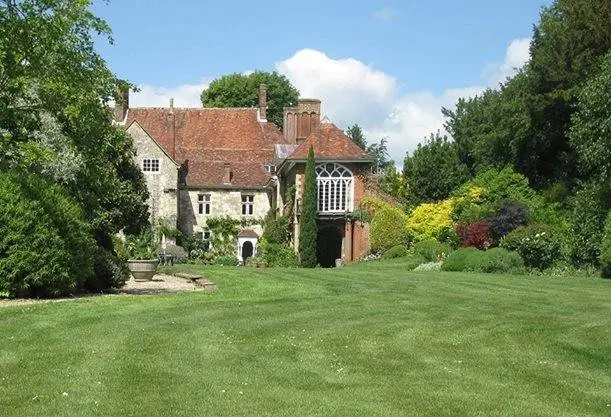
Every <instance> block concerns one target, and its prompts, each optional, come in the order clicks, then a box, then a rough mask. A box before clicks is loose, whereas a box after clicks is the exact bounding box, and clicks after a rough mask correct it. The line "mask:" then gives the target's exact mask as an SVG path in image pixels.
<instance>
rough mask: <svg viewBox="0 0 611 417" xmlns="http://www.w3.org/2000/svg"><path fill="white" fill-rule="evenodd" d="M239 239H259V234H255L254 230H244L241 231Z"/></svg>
mask: <svg viewBox="0 0 611 417" xmlns="http://www.w3.org/2000/svg"><path fill="white" fill-rule="evenodd" d="M238 237H250V238H253V237H255V238H257V239H258V238H259V235H258V234H257V232H255V231H254V230H252V229H242V230H240V233H238Z"/></svg>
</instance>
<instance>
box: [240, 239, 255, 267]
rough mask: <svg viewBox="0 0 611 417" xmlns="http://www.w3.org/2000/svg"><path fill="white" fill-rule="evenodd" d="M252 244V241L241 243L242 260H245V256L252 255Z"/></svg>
mask: <svg viewBox="0 0 611 417" xmlns="http://www.w3.org/2000/svg"><path fill="white" fill-rule="evenodd" d="M252 252H253V246H252V242H248V241H246V242H244V244H243V245H242V260H243V261H244V262H246V258H250V257H251V256H252Z"/></svg>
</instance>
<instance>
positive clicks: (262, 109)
mask: <svg viewBox="0 0 611 417" xmlns="http://www.w3.org/2000/svg"><path fill="white" fill-rule="evenodd" d="M259 118H260V119H261V121H267V86H266V85H265V84H261V85H259Z"/></svg>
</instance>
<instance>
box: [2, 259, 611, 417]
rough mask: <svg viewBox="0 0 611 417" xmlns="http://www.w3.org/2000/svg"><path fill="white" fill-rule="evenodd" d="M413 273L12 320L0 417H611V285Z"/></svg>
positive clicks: (231, 289) (276, 276) (290, 281)
mask: <svg viewBox="0 0 611 417" xmlns="http://www.w3.org/2000/svg"><path fill="white" fill-rule="evenodd" d="M407 262H409V259H408V258H404V259H400V260H393V261H382V262H372V263H368V264H360V265H354V266H350V267H347V268H343V269H339V270H319V269H317V270H282V269H247V268H222V267H216V268H205V269H204V270H203V272H204V274H205V275H206V276H207V277H209V278H210V279H212V280H213V281H214V282H216V283H217V284H218V287H219V288H218V291H217V292H216V293H212V294H209V293H201V292H199V293H184V294H170V295H160V296H109V297H92V298H85V299H80V300H76V301H68V302H58V303H45V304H36V305H26V306H23V305H22V306H15V307H8V308H3V309H0V415H2V416H153V415H158V416H178V415H180V416H411V415H413V416H554V417H558V416H609V415H611V406H610V404H611V336H610V329H611V320H610V318H609V317H610V314H609V313H610V312H611V304H610V303H611V281H609V280H602V279H594V278H571V279H558V278H556V279H553V278H548V277H525V276H509V275H507V276H502V275H486V274H467V273H444V272H437V273H431V272H422V273H415V272H408V268H407V265H406V263H407ZM186 269H189V270H200V268H199V267H194V266H191V267H187V268H186ZM64 392H65V393H66V394H67V395H63V393H64Z"/></svg>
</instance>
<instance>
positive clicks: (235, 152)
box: [125, 108, 285, 188]
mask: <svg viewBox="0 0 611 417" xmlns="http://www.w3.org/2000/svg"><path fill="white" fill-rule="evenodd" d="M172 115H173V116H172ZM172 117H174V120H175V137H176V144H175V145H174V146H173V143H172V135H171V129H169V128H168V127H169V126H170V123H169V122H168V120H170V121H171V118H172ZM134 121H138V123H139V124H140V125H141V126H142V127H143V128H144V130H146V131H147V132H148V134H149V135H151V136H152V137H153V139H155V140H156V141H157V143H159V145H160V146H161V147H162V148H164V150H165V151H166V153H168V154H169V155H170V156H172V157H173V158H174V160H175V161H176V162H178V163H179V164H183V163H185V162H186V161H188V163H187V164H185V165H187V166H188V169H187V171H188V172H187V176H186V181H187V186H190V187H206V186H226V184H224V172H225V171H224V164H225V163H227V162H228V163H230V164H231V171H232V180H231V185H230V186H231V187H238V188H259V187H264V186H265V184H266V183H267V182H268V180H269V178H270V176H269V174H268V173H267V172H265V169H264V164H265V163H268V162H271V161H273V159H274V145H275V144H276V143H285V140H284V136H283V135H282V133H281V132H280V131H279V130H278V128H277V127H276V126H275V125H274V124H273V123H267V122H259V121H258V119H257V109H254V108H228V109H205V108H195V109H176V108H175V109H173V111H172V112H170V109H169V108H132V109H129V112H128V115H127V120H126V123H125V125H126V126H127V127H129V126H130V125H131V124H132V123H133V122H134Z"/></svg>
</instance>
